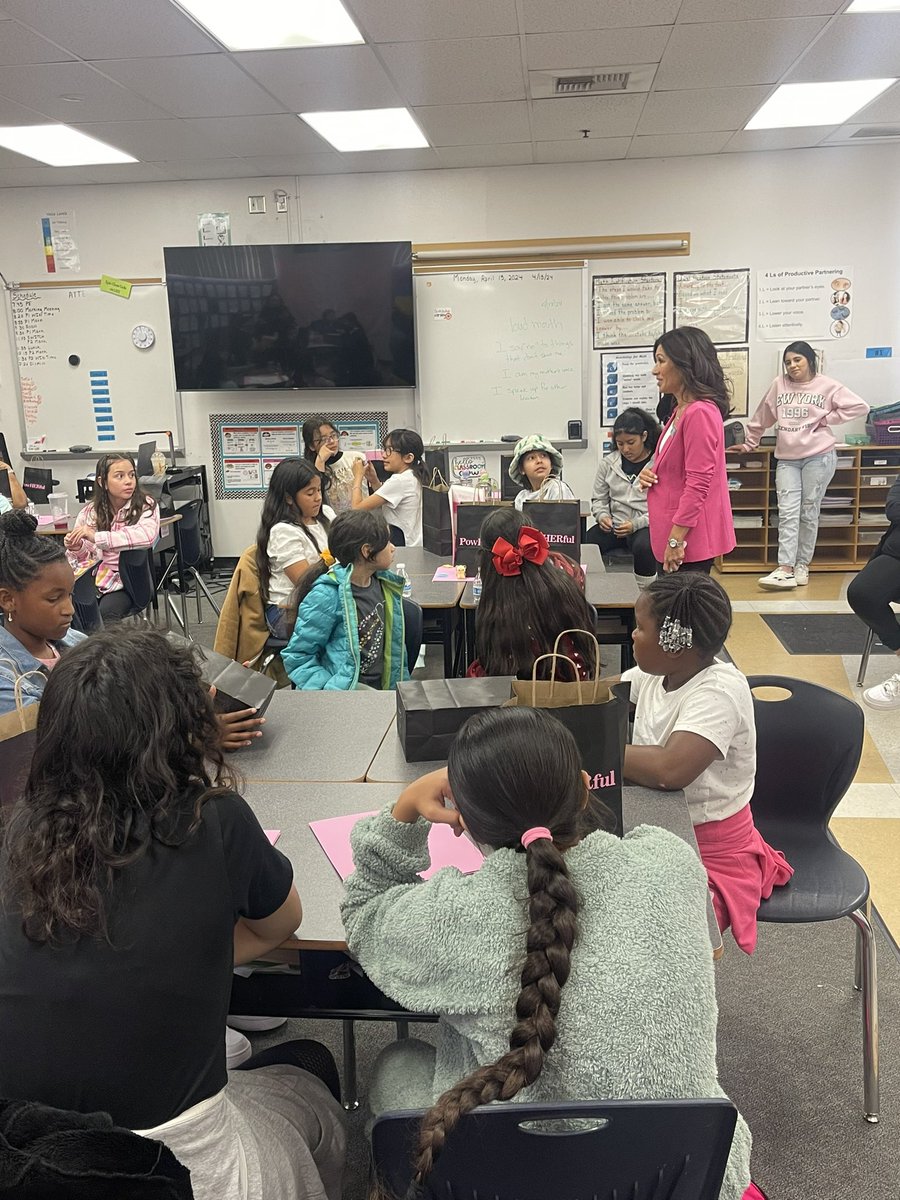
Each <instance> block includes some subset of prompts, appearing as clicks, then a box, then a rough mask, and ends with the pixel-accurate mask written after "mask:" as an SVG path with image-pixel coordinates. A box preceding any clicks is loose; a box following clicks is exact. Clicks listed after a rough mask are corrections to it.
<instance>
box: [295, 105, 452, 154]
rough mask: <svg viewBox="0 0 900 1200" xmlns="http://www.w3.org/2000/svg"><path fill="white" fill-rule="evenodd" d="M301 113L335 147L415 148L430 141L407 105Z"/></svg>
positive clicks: (357, 148) (354, 148) (340, 148)
mask: <svg viewBox="0 0 900 1200" xmlns="http://www.w3.org/2000/svg"><path fill="white" fill-rule="evenodd" d="M299 116H300V118H301V119H302V120H304V121H305V122H306V123H307V125H311V126H312V127H313V129H314V130H315V131H316V133H318V134H320V135H321V136H322V137H323V138H324V139H325V141H326V142H330V143H331V144H332V146H334V148H335V150H344V151H348V150H415V149H419V148H420V147H422V146H427V145H428V139H427V138H426V137H425V135H424V134H423V133H422V130H421V129H420V128H419V127H418V125H417V124H416V123H415V121H414V120H413V118H412V113H411V112H410V111H409V109H407V108H363V109H358V110H356V111H355V112H354V111H350V112H309V113H300V114H299Z"/></svg>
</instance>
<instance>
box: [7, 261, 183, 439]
mask: <svg viewBox="0 0 900 1200" xmlns="http://www.w3.org/2000/svg"><path fill="white" fill-rule="evenodd" d="M9 296H10V303H11V308H12V318H13V333H14V337H15V345H16V359H17V362H18V371H19V399H20V403H21V406H22V417H23V422H24V425H23V428H24V431H25V436H26V438H30V437H35V436H37V435H40V434H44V435H45V436H46V441H45V443H44V449H45V450H68V448H69V447H70V446H74V445H88V446H92V447H93V449H94V450H96V451H97V452H98V453H102V452H103V450H104V448H109V449H114V448H116V449H125V448H127V447H134V446H136V445H137V443H138V440H139V439H138V438H137V437H136V436H135V435H136V433H137V431H138V430H139V429H171V430H173V431H176V433H177V431H178V429H179V425H178V421H177V408H176V400H175V381H174V373H173V366H172V339H171V335H170V332H169V314H168V307H167V305H166V289H165V286H164V285H163V284H159V283H157V284H143V285H135V286H134V287H133V288H132V291H131V298H130V299H129V300H124V299H122V298H121V297H119V296H113V295H110V294H109V293H108V292H101V291H100V289H99V287H96V286H90V285H73V286H72V287H28V288H13V289H12V290H11V291H10V293H9ZM135 325H149V326H150V327H151V328H152V329H153V330H154V332H155V333H156V342H155V343H154V345H153V346H152V347H151V348H150V349H149V350H138V349H137V348H136V347H135V346H134V344H133V343H132V340H131V331H132V329H133V328H134V327H135ZM71 355H75V356H77V358H78V359H79V362H78V364H77V365H72V364H71V363H70V362H69V357H70V356H71ZM161 440H164V439H161ZM180 440H181V439H180V438H176V441H179V442H180Z"/></svg>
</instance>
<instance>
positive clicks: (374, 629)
mask: <svg viewBox="0 0 900 1200" xmlns="http://www.w3.org/2000/svg"><path fill="white" fill-rule="evenodd" d="M330 541H331V550H332V553H333V555H334V559H335V561H334V562H333V565H331V566H327V565H326V564H325V562H320V563H318V564H317V565H316V566H314V567H312V568H311V569H310V570H309V571H307V573H306V575H305V576H304V577H303V579H302V580H301V582H300V586H299V588H298V590H297V594H296V596H295V599H294V604H295V605H296V610H295V611H296V614H297V619H296V622H295V624H294V632H293V635H292V637H291V640H290V642H289V643H288V645H287V647H286V648H285V649H284V650H282V652H281V661H282V662H283V663H284V668H285V670H286V671H287V673H288V675H289V677H290V679H291V682H292V683H293V684H294V685H295V686H296V687H298V688H301V689H304V690H307V691H343V692H347V691H353V690H355V689H357V688H359V687H369V688H375V689H377V690H379V691H381V690H382V689H384V690H385V691H388V690H391V689H393V688H395V687H396V686H397V684H398V683H399V681H400V680H401V679H408V678H409V670H408V667H407V662H406V645H405V625H404V619H403V580H402V579H401V578H400V576H399V575H395V574H394V572H393V571H392V570H391V569H390V567H391V563H392V562H393V561H394V547H393V545H392V543H391V535H390V531H389V529H388V526H387V522H386V521H385V519H384V517H382V516H381V514H380V513H376V512H359V511H357V512H346V513H341V515H340V516H339V517H336V518H335V520H334V524H333V525H332V526H331V533H330Z"/></svg>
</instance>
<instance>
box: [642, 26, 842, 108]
mask: <svg viewBox="0 0 900 1200" xmlns="http://www.w3.org/2000/svg"><path fill="white" fill-rule="evenodd" d="M826 21H827V18H826V17H794V18H791V19H789V20H783V21H717V22H713V23H708V24H702V25H676V26H675V28H674V29H673V30H672V36H671V38H670V39H669V44H668V46H667V47H666V52H665V54H664V55H663V58H662V62H661V63H660V66H659V70H658V71H657V73H656V87H657V89H658V90H660V91H669V90H678V89H682V88H684V89H688V88H697V87H739V86H741V85H742V84H754V83H775V82H777V81H778V80H780V79H781V77H782V75H783V74H784V73H785V71H787V69H788V68H789V67H790V66H791V64H792V63H793V62H794V60H795V59H796V58H797V56H798V55H799V54H801V53H802V52H803V51H804V50H805V49H806V47H807V46H808V45H809V42H810V40H811V39H812V38H813V37H814V36H815V35H816V34H817V33H818V32H819V30H820V29H822V28H823V26H824V25H825V24H826Z"/></svg>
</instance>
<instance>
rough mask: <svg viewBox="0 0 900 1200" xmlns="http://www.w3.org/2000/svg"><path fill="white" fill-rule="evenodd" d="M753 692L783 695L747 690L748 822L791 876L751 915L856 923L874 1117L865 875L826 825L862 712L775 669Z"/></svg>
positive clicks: (874, 1038)
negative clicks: (752, 738)
mask: <svg viewBox="0 0 900 1200" xmlns="http://www.w3.org/2000/svg"><path fill="white" fill-rule="evenodd" d="M748 682H749V684H750V687H751V689H753V691H754V693H755V692H756V691H757V690H758V689H759V688H779V689H783V690H784V691H787V692H789V693H790V694H789V696H788V697H787V698H786V699H778V698H776V699H774V700H764V699H761V698H760V697H758V696H756V695H755V694H754V697H753V710H754V714H755V716H756V739H757V745H756V756H757V757H756V785H755V787H754V791H753V796H752V798H751V801H750V807H751V809H752V811H753V820H754V821H755V823H756V826H757V828H758V829H759V832H760V833H761V834H762V836H763V837H764V838H765V840H766V841H767V842H768V843H769V844H770V845H772V846H775V847H777V849H779V850H781V851H782V852H783V853H784V856H785V858H787V860H788V862H789V863H790V864H791V866H792V867H793V868H794V875H793V878H792V879H791V881H790V882H789V883H788V884H787V885H786V886H785V887H780V888H776V889H775V891H774V892H773V893H772V895H771V897H770V898H769V899H768V900H764V901H763V902H762V904H761V905H760V907H759V920H760V921H773V922H779V923H785V924H806V923H810V922H814V921H837V920H839V919H840V918H841V917H849V918H850V920H851V921H853V922H854V924H855V925H856V930H857V939H856V954H857V959H856V962H857V969H856V986H857V988H858V989H859V990H861V992H862V1010H863V1011H862V1018H863V1081H864V1094H865V1104H864V1115H865V1118H866V1120H867V1121H869V1122H870V1123H872V1124H876V1123H877V1122H878V1118H879V1083H878V978H877V966H876V958H875V933H874V931H873V929H872V925H871V923H870V921H869V916H868V912H867V910H868V905H869V880H868V878H867V876H866V873H865V871H864V870H863V869H862V867H861V866H860V865H859V863H858V862H857V861H856V859H855V858H852V857H851V856H850V855H849V854H847V853H846V851H844V850H842V849H841V848H840V846H839V845H838V844H837V842H836V841H835V839H834V836H833V835H832V833H831V831H830V829H829V828H828V822H829V821H830V819H831V816H832V814H833V813H834V810H835V809H836V808H837V806H838V804H839V803H840V801H841V799H842V797H843V796H844V794H845V792H846V791H847V788H848V787H849V786H850V783H851V781H852V779H853V776H854V775H855V774H856V768H857V766H858V765H859V760H860V757H861V755H862V746H863V734H864V732H865V720H864V717H863V712H862V709H861V708H860V707H859V705H858V704H855V703H854V702H853V701H852V700H848V699H847V698H846V697H845V696H841V695H839V694H838V693H837V692H832V691H830V690H829V689H828V688H823V687H820V686H819V685H818V684H815V683H806V682H805V681H803V680H799V679H786V678H783V677H782V676H779V675H751V676H750V678H749V680H748Z"/></svg>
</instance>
